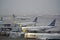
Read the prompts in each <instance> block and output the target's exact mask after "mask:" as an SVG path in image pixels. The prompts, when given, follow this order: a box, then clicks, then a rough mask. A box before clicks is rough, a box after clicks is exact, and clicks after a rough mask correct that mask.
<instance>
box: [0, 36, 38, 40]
mask: <svg viewBox="0 0 60 40" xmlns="http://www.w3.org/2000/svg"><path fill="white" fill-rule="evenodd" d="M0 40H39V39H26V38H22V37H18V38H9V37H6V36H0Z"/></svg>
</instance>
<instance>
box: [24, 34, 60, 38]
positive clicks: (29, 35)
mask: <svg viewBox="0 0 60 40" xmlns="http://www.w3.org/2000/svg"><path fill="white" fill-rule="evenodd" d="M25 38H37V39H60V34H58V33H25Z"/></svg>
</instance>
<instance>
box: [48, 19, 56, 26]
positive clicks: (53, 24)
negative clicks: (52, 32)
mask: <svg viewBox="0 0 60 40" xmlns="http://www.w3.org/2000/svg"><path fill="white" fill-rule="evenodd" d="M55 23H56V19H54V20H53V21H52V23H51V24H49V25H48V26H55Z"/></svg>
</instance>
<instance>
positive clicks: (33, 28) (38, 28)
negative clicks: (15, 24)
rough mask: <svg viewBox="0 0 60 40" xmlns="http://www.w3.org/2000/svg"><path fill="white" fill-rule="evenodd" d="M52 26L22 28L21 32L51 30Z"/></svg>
mask: <svg viewBox="0 0 60 40" xmlns="http://www.w3.org/2000/svg"><path fill="white" fill-rule="evenodd" d="M53 27H54V26H30V27H22V30H24V29H26V30H31V31H33V30H44V29H50V28H53Z"/></svg>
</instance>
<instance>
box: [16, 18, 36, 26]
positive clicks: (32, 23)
mask: <svg viewBox="0 0 60 40" xmlns="http://www.w3.org/2000/svg"><path fill="white" fill-rule="evenodd" d="M36 22H37V17H36V18H35V19H34V21H33V22H22V23H16V24H20V26H21V27H26V26H36Z"/></svg>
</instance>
